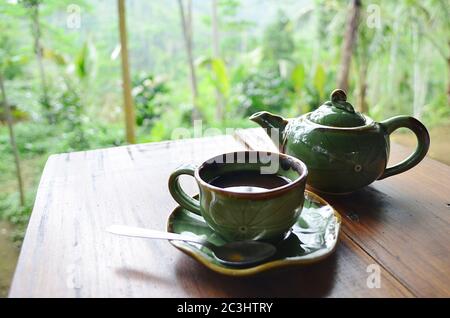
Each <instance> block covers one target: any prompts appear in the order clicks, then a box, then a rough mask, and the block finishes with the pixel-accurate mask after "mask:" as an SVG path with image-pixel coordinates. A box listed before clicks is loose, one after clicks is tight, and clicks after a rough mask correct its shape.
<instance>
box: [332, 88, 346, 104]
mask: <svg viewBox="0 0 450 318" xmlns="http://www.w3.org/2000/svg"><path fill="white" fill-rule="evenodd" d="M330 99H331V101H332V102H333V103H335V102H340V101H342V102H346V101H347V94H345V92H344V90H342V89H340V88H338V89H335V90H334V91H332V92H331V95H330Z"/></svg>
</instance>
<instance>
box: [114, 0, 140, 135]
mask: <svg viewBox="0 0 450 318" xmlns="http://www.w3.org/2000/svg"><path fill="white" fill-rule="evenodd" d="M124 2H125V0H118V3H117V4H118V10H119V32H120V45H121V51H120V56H121V59H122V82H123V88H122V91H123V101H124V110H125V128H126V138H127V142H128V143H130V144H134V143H136V136H135V133H134V122H135V114H134V105H133V98H132V96H131V80H130V67H129V64H128V43H127V25H126V12H125V3H124Z"/></svg>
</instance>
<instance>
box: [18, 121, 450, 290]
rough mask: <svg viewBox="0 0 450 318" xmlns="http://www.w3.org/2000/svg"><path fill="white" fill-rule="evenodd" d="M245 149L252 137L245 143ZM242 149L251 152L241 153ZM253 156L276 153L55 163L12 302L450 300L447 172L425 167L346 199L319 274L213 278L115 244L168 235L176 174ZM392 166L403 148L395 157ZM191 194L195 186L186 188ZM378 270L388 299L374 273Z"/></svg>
mask: <svg viewBox="0 0 450 318" xmlns="http://www.w3.org/2000/svg"><path fill="white" fill-rule="evenodd" d="M245 136H246V137H247V138H244V137H245ZM243 139H245V140H246V143H244V142H243ZM246 147H250V148H253V147H257V148H258V149H263V148H262V147H266V148H265V149H270V148H269V147H270V144H269V143H267V139H266V141H264V135H262V134H261V131H260V130H258V129H251V130H243V131H240V132H238V133H237V134H236V136H234V137H232V136H218V137H209V138H201V139H189V140H181V141H167V142H160V143H150V144H143V145H133V146H125V147H117V148H109V149H101V150H93V151H86V152H77V153H68V154H60V155H54V156H51V157H50V158H49V160H48V162H47V164H46V167H45V169H44V172H43V175H42V178H41V182H40V185H39V189H38V193H37V197H36V202H35V206H34V209H33V213H32V216H31V219H30V223H29V226H28V229H27V232H26V236H25V240H24V243H23V246H22V250H21V254H20V258H19V262H18V266H17V269H16V273H15V276H14V280H13V284H12V287H11V290H10V297H247V296H253V297H257V296H273V297H281V296H293V297H296V296H306V297H313V296H324V297H383V296H387V297H411V296H449V295H450V292H449V286H450V285H449V277H450V270H449V259H448V258H449V231H448V230H449V228H448V224H449V216H448V214H449V211H450V208H449V207H447V205H446V204H447V203H450V202H446V200H447V201H448V200H450V199H449V198H448V194H449V193H450V191H449V188H448V187H449V185H448V180H449V178H450V169H449V168H448V167H447V166H445V165H442V164H439V163H437V162H436V161H433V160H430V159H426V160H425V161H424V162H423V163H422V164H421V165H419V166H418V167H417V168H416V169H414V170H412V171H411V172H407V173H404V174H402V175H400V176H397V177H392V178H388V179H386V180H383V181H380V182H377V183H376V184H375V185H374V186H371V187H369V188H367V189H366V190H363V191H362V192H358V193H356V194H354V195H352V196H351V197H350V198H345V199H344V198H327V199H328V200H329V201H331V202H332V203H333V204H334V205H335V206H336V208H337V210H338V211H339V212H340V213H341V214H342V216H343V219H344V226H343V232H342V233H341V234H342V235H341V237H340V242H339V246H338V247H337V250H336V252H335V254H333V255H332V256H331V257H330V258H328V259H327V260H325V261H323V262H322V263H320V264H316V265H310V266H307V267H294V268H287V269H280V270H275V271H272V272H268V273H264V274H262V275H258V276H254V277H247V278H232V277H226V276H221V275H219V274H216V273H214V272H212V271H210V270H208V269H207V268H204V267H203V266H202V265H200V264H198V263H196V262H195V261H194V260H192V259H191V258H189V257H188V256H186V255H184V254H182V253H181V252H180V251H178V250H176V249H175V248H174V247H172V246H171V245H170V244H169V243H168V242H165V241H151V240H143V239H135V238H125V237H117V236H113V235H111V234H108V233H106V232H105V231H104V229H105V228H106V227H107V226H108V225H111V224H127V225H134V226H142V227H148V228H154V229H164V228H165V225H166V221H167V217H168V215H169V213H170V211H172V210H173V209H174V208H175V207H176V203H175V201H174V200H173V199H172V198H171V196H170V194H169V192H168V189H167V180H168V176H169V174H170V173H171V172H172V171H173V170H174V169H175V168H176V167H178V166H179V165H180V164H182V163H200V162H202V161H203V160H206V159H208V158H210V157H212V156H214V155H216V154H220V153H223V152H227V151H233V150H242V149H244V148H246ZM393 151H394V155H393V157H395V158H397V157H399V156H400V157H401V156H403V155H404V151H405V149H403V148H394V150H393ZM182 181H183V184H184V185H185V188H186V189H188V190H189V191H188V192H190V193H192V194H193V193H195V192H196V191H197V189H196V185H195V183H194V181H193V180H192V179H189V178H188V177H186V178H185V179H183V180H182ZM371 264H375V265H379V266H380V267H379V268H380V274H381V286H380V288H369V287H368V285H367V279H368V277H369V273H368V272H367V269H368V266H369V265H371Z"/></svg>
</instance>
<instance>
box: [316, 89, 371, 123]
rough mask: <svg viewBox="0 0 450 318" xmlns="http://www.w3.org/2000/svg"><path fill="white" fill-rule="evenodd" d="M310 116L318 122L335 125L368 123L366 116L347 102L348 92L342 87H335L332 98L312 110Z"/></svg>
mask: <svg viewBox="0 0 450 318" xmlns="http://www.w3.org/2000/svg"><path fill="white" fill-rule="evenodd" d="M308 118H309V119H310V120H311V121H312V122H315V123H317V124H321V125H326V126H334V127H358V126H363V125H365V124H366V120H365V117H364V116H363V115H361V114H360V113H358V112H356V111H355V109H354V108H353V106H352V104H350V103H349V102H347V94H346V93H345V91H344V90H342V89H335V90H334V91H333V92H332V93H331V95H330V100H329V101H327V102H325V103H324V104H323V105H322V106H320V107H319V108H317V109H316V110H315V111H313V112H311V113H310V114H309V115H308Z"/></svg>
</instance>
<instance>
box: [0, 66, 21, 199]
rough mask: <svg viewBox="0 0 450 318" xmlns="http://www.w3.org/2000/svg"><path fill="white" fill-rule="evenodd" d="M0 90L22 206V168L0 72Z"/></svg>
mask: <svg viewBox="0 0 450 318" xmlns="http://www.w3.org/2000/svg"><path fill="white" fill-rule="evenodd" d="M0 90H1V93H2V100H3V105H4V108H5V117H6V122H7V124H8V130H9V141H10V143H11V149H12V152H13V156H14V163H15V165H16V176H17V183H18V186H19V195H20V205H21V206H24V205H25V193H24V190H23V181H22V170H21V168H20V159H19V152H18V151H17V144H16V137H15V135H14V128H13V124H14V123H13V119H12V115H11V108H10V105H9V104H8V101H7V99H6V90H5V85H4V83H3V76H2V74H0Z"/></svg>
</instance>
